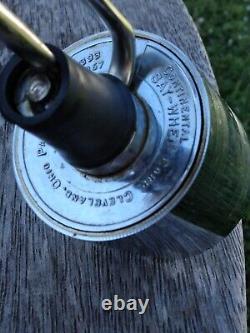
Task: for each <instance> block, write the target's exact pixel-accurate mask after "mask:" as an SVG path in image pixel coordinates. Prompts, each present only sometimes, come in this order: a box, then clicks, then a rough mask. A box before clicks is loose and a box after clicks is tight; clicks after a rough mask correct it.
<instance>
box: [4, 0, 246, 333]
mask: <svg viewBox="0 0 250 333" xmlns="http://www.w3.org/2000/svg"><path fill="white" fill-rule="evenodd" d="M4 2H5V3H7V4H8V5H9V6H10V7H11V8H12V9H13V10H14V11H15V12H16V13H17V14H18V15H19V16H20V17H22V18H23V19H24V20H25V21H26V22H27V23H28V24H29V25H30V26H32V27H33V28H34V30H35V31H36V32H37V33H38V34H39V35H40V36H41V37H42V38H43V39H44V40H45V41H47V42H50V43H52V44H55V45H57V46H60V47H66V46H67V45H69V44H71V43H72V42H74V41H76V40H78V39H80V38H82V37H84V36H87V35H89V34H92V33H94V32H98V31H100V30H103V26H102V24H101V23H100V21H98V18H97V17H96V15H95V14H94V13H93V12H92V11H90V10H89V8H87V6H84V5H82V4H81V1H80V0H75V1H71V0H63V1H62V0H59V1H49V0H39V1H38V0H36V1H35V0H29V1H28V0H22V1H21V0H15V1H13V0H7V1H4ZM114 2H115V3H116V4H117V5H118V6H119V7H120V8H121V9H123V10H124V13H125V14H126V15H127V17H128V18H129V19H130V20H131V22H132V23H133V24H134V26H135V27H136V28H139V29H143V30H147V31H150V32H154V33H157V34H159V35H161V36H164V37H166V38H167V39H169V40H170V41H172V42H173V43H175V44H176V45H177V46H179V47H180V48H181V49H182V50H184V51H185V52H186V53H187V54H188V55H189V57H190V58H191V59H192V60H193V61H194V62H195V63H196V65H197V67H198V68H199V69H200V71H202V72H203V74H204V75H205V76H206V77H207V78H208V79H209V80H210V81H211V83H212V84H213V85H214V86H215V87H216V81H215V79H214V76H213V73H212V70H211V67H210V64H209V61H208V58H207V55H206V52H205V50H204V47H203V45H202V42H201V40H200V38H199V35H198V33H197V30H196V28H195V26H194V25H193V22H192V20H191V19H190V17H189V15H188V13H187V11H186V8H185V7H184V6H183V3H182V2H181V1H180V0H169V1H166V0H158V1H153V0H147V1H145V0H126V1H125V0H119V1H118V0H117V1H114ZM8 55H9V53H8V52H6V50H4V51H1V55H0V59H1V63H2V64H3V63H4V62H5V61H6V59H7V57H8ZM11 140H12V126H10V125H8V124H6V123H5V121H4V120H3V119H1V118H0V156H1V160H0V179H1V182H0V208H1V210H0V225H1V234H0V246H1V250H0V272H1V273H0V332H11V333H12V332H18V333H29V332H30V333H34V332H46V333H47V332H60V333H61V332H67V333H68V332H88V333H89V332H90V333H92V332H94V333H97V332H101V333H102V332H103V333H106V332H107V333H109V332H121V333H122V332H170V333H172V332H173V333H175V332H176V333H177V332H178V333H179V332H185V333H186V332H198V333H203V332H204V333H206V332H208V333H213V332H218V333H219V332H220V333H221V332H227V333H231V332H246V330H247V328H246V299H245V267H244V251H243V236H242V226H241V224H239V225H238V226H237V227H236V229H235V230H234V231H233V232H232V233H231V234H230V235H229V236H228V237H227V238H226V239H223V240H220V241H219V243H218V244H217V245H216V246H214V247H213V248H211V249H210V250H208V251H205V252H203V253H201V254H198V255H195V256H194V255H191V254H193V253H194V252H195V251H196V250H197V248H199V250H202V249H204V248H207V247H208V245H211V244H214V242H217V241H218V239H217V238H216V237H214V236H213V235H208V234H207V233H203V236H204V237H199V235H200V234H199V232H201V231H200V230H199V231H198V230H195V229H192V228H189V227H188V226H187V225H183V224H182V222H178V221H172V222H173V223H172V225H171V227H170V229H169V233H171V235H172V236H173V238H174V237H175V236H176V235H177V234H178V235H179V242H177V243H176V245H173V243H171V244H170V245H169V247H168V249H167V251H166V256H165V257H164V258H159V257H152V256H145V255H140V254H137V253H136V251H133V248H132V245H131V250H121V249H116V248H115V247H112V246H111V245H109V244H107V245H105V246H101V245H96V244H90V243H86V242H82V241H78V240H74V239H70V238H68V237H65V236H63V235H61V234H59V233H57V232H55V231H53V230H51V229H50V228H49V227H47V226H46V225H45V224H44V223H42V222H40V221H39V220H38V219H37V217H36V216H35V214H34V213H33V212H32V211H31V210H30V209H29V208H28V207H27V205H26V204H25V202H24V200H23V198H22V197H21V195H20V193H19V191H18V190H17V187H16V184H15V180H14V175H13V170H12V166H11ZM181 233H182V234H183V237H181ZM185 237H186V239H187V238H189V239H190V240H191V241H190V242H189V243H188V242H187V241H185ZM183 239H184V240H183ZM130 241H131V240H130ZM183 243H184V244H183ZM187 244H188V245H187ZM116 245H117V242H116ZM183 246H184V248H185V249H184V250H185V251H184V252H185V257H186V258H183V257H180V256H179V254H180V253H181V254H182V255H183ZM114 294H118V295H119V296H120V297H122V298H124V299H129V298H142V299H145V298H149V299H150V304H149V308H148V310H147V311H146V313H145V314H144V315H142V316H140V315H139V314H138V313H134V312H132V311H131V312H129V311H123V312H118V311H117V312H104V311H103V310H102V309H101V301H102V299H104V298H112V297H113V295H114Z"/></svg>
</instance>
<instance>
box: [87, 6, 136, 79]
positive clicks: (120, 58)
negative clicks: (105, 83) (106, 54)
mask: <svg viewBox="0 0 250 333" xmlns="http://www.w3.org/2000/svg"><path fill="white" fill-rule="evenodd" d="M82 1H83V0H82ZM88 2H89V4H90V5H91V6H92V7H93V8H94V9H95V10H96V11H97V13H98V14H99V15H100V16H101V18H102V19H103V21H104V23H105V24H106V25H107V27H108V28H109V30H110V32H111V35H112V40H113V54H112V60H111V66H110V69H109V73H110V74H112V75H114V76H116V77H117V78H118V79H120V80H121V81H122V82H123V83H125V84H126V85H129V84H130V83H131V81H132V79H133V75H134V68H135V35H134V30H133V27H132V25H131V24H130V23H129V21H128V20H127V19H126V18H125V17H124V16H123V15H122V13H121V12H120V11H119V10H118V9H117V8H116V7H115V6H114V4H113V3H112V2H111V1H110V0H88Z"/></svg>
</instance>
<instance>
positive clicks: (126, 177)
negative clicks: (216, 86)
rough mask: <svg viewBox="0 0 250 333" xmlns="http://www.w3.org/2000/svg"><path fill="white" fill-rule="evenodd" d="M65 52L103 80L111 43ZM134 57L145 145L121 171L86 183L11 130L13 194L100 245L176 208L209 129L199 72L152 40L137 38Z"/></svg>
mask: <svg viewBox="0 0 250 333" xmlns="http://www.w3.org/2000/svg"><path fill="white" fill-rule="evenodd" d="M65 51H66V53H68V54H69V55H70V56H71V57H73V58H74V59H75V60H76V61H77V62H79V63H80V64H82V65H83V66H85V67H87V68H89V69H90V70H92V71H95V72H98V73H105V72H107V71H108V69H109V64H110V59H111V53H112V44H111V38H110V37H109V36H108V35H107V34H105V33H102V34H98V35H95V36H92V37H90V38H87V39H83V40H81V41H79V42H77V43H75V44H73V45H72V46H70V47H69V48H67V49H66V50H65ZM136 51H137V65H136V74H135V80H134V82H133V85H132V87H133V91H134V95H135V96H136V98H137V99H138V100H139V101H141V103H142V104H143V105H144V111H143V112H144V115H141V116H143V117H145V118H147V119H148V122H147V123H148V127H147V138H146V141H145V144H144V147H143V149H142V150H141V152H140V154H139V155H138V156H137V158H136V160H134V161H133V162H132V163H131V164H130V165H129V166H128V167H127V168H126V169H125V170H123V171H122V172H121V171H120V172H118V173H116V174H113V175H112V176H105V177H94V176H90V175H88V174H86V173H84V172H81V171H79V170H77V169H75V168H73V167H72V166H71V165H69V164H67V163H66V162H65V161H64V160H63V158H62V157H61V156H60V154H59V153H58V152H57V151H56V150H55V149H54V148H52V147H50V146H49V145H48V144H46V143H45V142H41V141H39V139H38V138H36V137H34V136H33V135H31V134H29V133H27V132H25V131H23V130H21V129H19V128H16V129H15V135H14V149H13V151H14V168H15V173H16V178H17V181H18V184H19V187H20V189H21V191H22V193H23V195H24V196H25V198H26V200H27V201H28V203H29V205H30V206H31V207H32V208H33V210H34V211H35V212H36V213H37V215H38V216H39V217H40V218H41V219H42V220H43V221H44V222H46V223H47V224H48V225H50V226H51V227H53V228H55V229H57V230H58V231H60V232H62V233H64V234H67V235H70V236H73V237H76V238H80V239H86V240H94V241H103V240H111V239H117V238H120V237H125V236H127V235H130V234H133V233H136V232H138V231H140V230H143V229H145V228H146V227H148V226H150V225H151V224H153V223H155V222H156V221H157V220H158V219H160V218H161V217H163V216H164V215H165V214H167V213H168V212H169V211H170V210H171V209H172V208H173V207H174V206H176V205H177V204H178V202H179V201H180V200H181V198H182V197H183V195H184V194H185V193H186V191H187V190H188V188H189V187H190V186H191V184H192V182H193V179H194V178H195V176H196V174H197V172H198V171H199V166H200V164H201V161H202V158H203V153H202V152H203V151H204V149H203V148H204V146H205V145H206V141H207V135H208V134H207V132H206V127H207V126H204V124H207V123H208V122H209V119H205V118H204V107H205V108H206V107H207V106H206V103H205V106H204V104H203V106H202V104H201V96H202V95H203V96H204V95H206V94H204V91H205V88H204V84H203V81H202V79H201V77H200V75H199V73H198V72H197V70H196V69H195V68H194V66H193V65H192V63H191V62H190V61H189V60H188V58H187V57H186V56H185V55H184V54H183V53H182V52H181V51H180V50H178V49H177V48H176V47H175V46H173V45H172V44H171V43H169V42H167V41H165V40H163V39H161V38H159V37H158V36H155V35H152V34H149V33H144V32H137V34H136ZM207 114H208V113H207ZM138 121H139V120H138ZM204 138H205V140H204ZM113 139H114V140H119V137H114V138H113ZM201 144H202V145H203V146H202V147H201Z"/></svg>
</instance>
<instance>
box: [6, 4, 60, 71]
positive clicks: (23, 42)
mask: <svg viewBox="0 0 250 333" xmlns="http://www.w3.org/2000/svg"><path fill="white" fill-rule="evenodd" d="M0 39H1V40H2V41H3V42H4V43H5V44H6V45H7V46H8V47H9V48H10V49H11V50H12V51H13V52H15V53H16V54H18V55H19V56H20V57H21V58H23V59H24V60H25V61H27V62H28V63H30V64H31V65H32V66H34V67H38V68H41V67H47V66H48V65H51V64H53V63H54V61H55V58H54V56H53V54H52V52H51V51H50V50H49V49H48V47H47V46H46V45H45V44H44V43H43V42H42V41H41V40H40V39H39V38H38V37H37V36H36V35H35V34H34V33H33V32H32V31H31V30H30V29H29V28H28V27H27V26H26V25H25V24H24V23H23V22H22V21H21V20H20V19H19V18H18V17H17V16H16V15H15V14H13V13H12V12H11V11H10V10H9V9H8V8H7V7H5V6H4V5H3V4H2V3H0Z"/></svg>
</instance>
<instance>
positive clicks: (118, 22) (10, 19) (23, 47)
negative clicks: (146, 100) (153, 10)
mask: <svg viewBox="0 0 250 333" xmlns="http://www.w3.org/2000/svg"><path fill="white" fill-rule="evenodd" d="M82 1H83V0H82ZM88 2H89V4H90V5H91V6H92V7H93V8H94V9H95V10H96V11H97V13H98V14H99V15H100V16H101V17H102V19H103V20H104V22H105V23H106V25H107V26H108V27H109V29H110V31H111V35H112V40H113V55H112V60H111V66H110V70H109V73H110V74H111V75H113V76H116V77H117V78H118V79H120V80H121V81H122V82H123V83H125V84H126V85H129V84H130V83H131V81H132V78H133V74H134V67H135V37H134V31H133V28H132V26H131V24H130V23H129V22H128V21H127V19H126V18H125V17H124V16H123V15H122V14H121V13H120V11H119V10H118V9H117V8H116V7H115V6H114V5H113V4H112V2H111V1H109V0H88ZM0 38H1V39H2V40H3V42H4V43H5V44H6V45H7V46H8V47H9V48H10V49H11V50H12V51H14V52H15V53H17V54H18V55H19V56H20V57H21V58H23V59H24V60H25V61H27V62H28V63H30V64H31V65H32V66H34V67H38V68H39V67H47V66H48V65H51V64H53V63H54V62H55V58H54V56H53V54H52V53H51V51H50V50H49V48H48V47H47V46H46V45H45V44H44V43H43V42H42V41H41V40H40V39H39V38H38V37H37V36H36V35H35V34H34V33H33V32H32V31H31V30H30V29H29V28H28V27H27V26H26V25H25V24H24V23H23V22H22V21H21V20H20V19H19V18H18V17H17V16H16V15H14V14H13V13H12V12H11V11H10V10H9V9H8V8H7V7H5V6H4V5H3V4H2V3H0Z"/></svg>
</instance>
